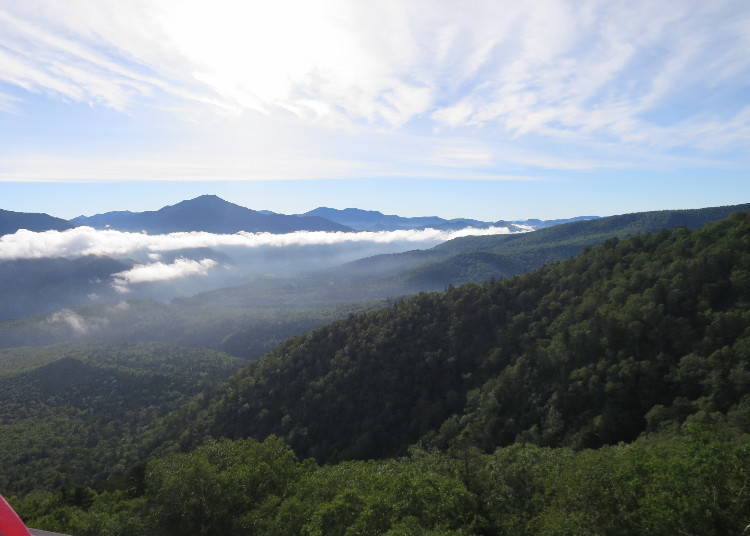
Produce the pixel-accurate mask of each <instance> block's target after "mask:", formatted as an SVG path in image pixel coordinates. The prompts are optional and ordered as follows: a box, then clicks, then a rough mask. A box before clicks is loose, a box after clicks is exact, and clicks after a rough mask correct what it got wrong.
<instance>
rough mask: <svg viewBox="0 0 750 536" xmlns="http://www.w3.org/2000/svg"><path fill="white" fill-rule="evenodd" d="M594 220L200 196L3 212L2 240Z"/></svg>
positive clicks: (519, 228) (515, 227) (522, 227)
mask: <svg viewBox="0 0 750 536" xmlns="http://www.w3.org/2000/svg"><path fill="white" fill-rule="evenodd" d="M595 218H597V216H579V217H576V218H570V219H562V220H539V219H532V220H516V221H504V220H498V221H494V222H490V221H482V220H475V219H471V218H454V219H445V218H440V217H438V216H424V217H415V218H407V217H403V216H398V215H395V214H383V213H382V212H378V211H376V210H361V209H358V208H347V209H343V210H339V209H334V208H328V207H318V208H316V209H314V210H311V211H309V212H306V213H304V214H296V215H287V214H279V213H276V212H272V211H270V210H251V209H249V208H246V207H242V206H240V205H236V204H234V203H230V202H229V201H225V200H224V199H221V198H220V197H217V196H215V195H202V196H199V197H196V198H195V199H189V200H185V201H181V202H179V203H177V204H175V205H168V206H166V207H163V208H161V209H159V210H149V211H144V212H131V211H129V210H120V211H113V212H105V213H102V214H95V215H93V216H78V217H76V218H73V219H72V220H70V221H68V220H63V219H61V218H55V217H52V216H49V215H47V214H32V213H25V212H12V211H9V210H0V235H4V234H10V233H15V232H16V231H17V230H19V229H28V230H31V231H37V232H39V231H48V230H57V231H62V230H65V229H71V228H73V227H78V226H84V225H85V226H88V227H93V228H95V229H116V230H118V231H129V232H143V231H145V232H147V233H149V234H163V233H175V232H189V231H205V232H210V233H219V234H231V233H236V232H239V231H246V232H251V233H255V232H267V233H274V234H282V233H290V232H294V231H341V232H353V231H398V230H421V229H427V228H433V229H439V230H443V231H450V230H457V229H464V228H466V227H474V228H477V229H486V228H488V227H505V228H507V229H508V230H509V231H510V232H512V233H513V232H523V231H530V230H536V229H543V228H546V227H550V226H553V225H559V224H562V223H567V222H571V221H580V220H591V219H595Z"/></svg>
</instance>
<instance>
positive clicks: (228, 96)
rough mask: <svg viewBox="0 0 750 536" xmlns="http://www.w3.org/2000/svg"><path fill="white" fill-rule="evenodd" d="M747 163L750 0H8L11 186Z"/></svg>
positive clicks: (5, 122)
mask: <svg viewBox="0 0 750 536" xmlns="http://www.w3.org/2000/svg"><path fill="white" fill-rule="evenodd" d="M518 4H523V5H518ZM749 169H750V4H749V3H748V2H746V1H744V0H739V1H719V0H717V1H712V2H698V1H690V0H684V1H681V2H676V3H667V2H658V1H653V0H652V1H632V2H609V1H586V2H578V1H576V2H572V1H571V2H564V1H556V0H548V1H547V0H540V1H536V2H533V3H531V2H529V3H518V2H498V1H497V0H493V1H487V2H483V1H473V2H461V3H460V4H459V3H456V2H452V1H450V2H449V1H439V0H432V1H422V0H414V1H410V2H404V1H402V0H383V1H380V2H366V1H355V0H320V1H315V2H309V1H307V2H302V1H285V0H280V1H276V2H272V3H271V2H247V1H231V0H216V1H212V2H205V1H197V0H186V1H179V2H178V1H166V0H130V1H128V2H119V1H115V0H99V1H97V2H91V1H90V0H68V1H66V2H53V1H51V0H48V1H38V0H25V1H24V2H16V1H11V0H0V208H5V209H10V210H23V211H44V212H49V213H52V214H55V215H59V216H62V217H72V216H75V215H78V214H81V213H86V214H91V213H93V212H101V211H105V210H116V209H132V210H145V209H155V208H159V207H160V206H163V205H164V204H168V203H174V202H176V201H179V200H180V199H184V198H188V197H193V196H195V195H200V194H202V193H216V194H218V195H221V196H222V197H225V198H226V199H228V200H230V201H234V202H237V203H240V204H243V205H246V206H249V207H251V208H257V209H271V210H275V211H279V212H288V213H291V212H302V211H305V210H309V209H311V208H314V207H315V206H319V205H327V206H333V207H337V208H345V207H350V206H357V207H361V208H368V209H379V210H383V211H384V212H390V213H400V214H404V215H427V214H435V215H441V216H445V217H458V216H470V217H477V218H482V219H500V218H504V219H516V218H525V217H548V218H553V217H569V216H575V215H581V214H599V215H607V214H615V213H622V212H630V211H637V210H650V209H659V208H682V207H700V206H709V205H718V204H734V203H742V202H750V177H749V176H748V170H749Z"/></svg>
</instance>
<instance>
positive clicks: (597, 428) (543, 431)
mask: <svg viewBox="0 0 750 536" xmlns="http://www.w3.org/2000/svg"><path fill="white" fill-rule="evenodd" d="M749 304H750V214H748V213H739V214H736V215H734V216H732V217H730V218H729V219H727V220H724V221H722V222H719V223H714V224H708V225H706V226H705V227H704V228H702V229H700V230H698V231H689V230H687V229H677V230H673V231H662V232H660V233H657V234H651V235H638V236H635V237H633V238H630V239H627V240H622V241H619V240H616V239H612V240H610V241H608V242H607V243H605V244H603V245H601V246H597V247H594V248H592V249H590V250H589V251H587V252H585V253H584V254H582V255H580V256H578V257H576V258H575V259H572V260H569V261H565V262H561V263H557V264H552V265H548V266H546V267H543V268H541V269H539V270H537V271H535V272H533V273H530V274H526V275H523V276H520V277H516V278H512V279H508V280H503V281H498V282H493V283H489V284H485V285H476V284H469V285H465V286H462V287H458V288H454V289H451V290H449V291H447V292H445V293H424V294H419V295H417V296H415V297H412V298H409V299H405V300H404V301H403V302H401V303H400V304H398V305H396V306H394V307H392V308H388V309H384V310H380V311H374V312H369V313H364V314H357V315H353V316H352V317H350V318H348V319H346V320H343V321H339V322H336V323H334V324H331V325H330V326H327V327H324V328H321V329H319V330H316V331H314V332H312V333H310V334H308V335H304V336H301V337H298V338H295V339H292V340H290V341H288V342H287V343H285V344H284V345H283V346H282V347H281V348H280V349H279V350H277V351H275V352H273V353H272V354H270V355H268V356H266V357H265V358H263V359H261V360H260V361H258V362H257V363H255V364H253V365H251V366H249V367H247V368H245V369H243V370H242V371H240V372H239V373H238V374H236V375H235V376H233V377H232V378H231V379H230V380H229V381H228V382H227V383H225V384H221V385H219V386H217V387H216V388H214V389H212V390H209V392H207V393H206V394H204V395H202V396H201V397H199V398H198V399H196V400H195V401H193V402H192V403H191V405H190V406H189V407H187V408H185V409H184V410H183V411H182V412H181V413H178V414H177V415H175V416H173V420H172V421H171V422H170V423H168V425H167V426H165V428H164V430H166V431H167V432H166V434H165V436H164V438H163V439H165V440H169V439H170V438H174V437H177V438H179V443H180V445H181V446H183V447H189V446H194V445H196V444H197V443H198V442H200V441H201V440H202V438H203V437H205V436H213V437H229V438H243V437H258V438H262V437H265V436H266V435H269V434H276V435H278V436H280V437H282V438H284V439H285V440H286V441H288V442H289V444H290V445H291V446H292V448H293V449H294V450H295V452H297V453H299V454H300V455H302V456H312V457H314V458H316V459H317V460H319V461H323V462H326V461H339V460H345V459H352V458H380V457H384V456H393V455H399V454H403V453H405V451H406V448H407V447H408V446H409V445H411V444H413V443H415V442H417V441H420V440H422V441H423V442H426V444H429V445H435V446H440V447H446V446H449V445H451V444H453V443H455V442H466V441H468V442H469V443H470V444H472V445H476V446H478V447H480V448H482V449H484V450H490V449H492V448H495V447H497V446H500V445H508V444H511V443H513V442H514V441H532V442H535V443H538V444H542V445H551V446H556V445H566V446H571V447H574V448H585V447H599V446H601V445H604V444H614V443H617V442H619V441H631V440H633V439H635V438H636V437H637V436H638V435H639V434H641V433H642V432H644V431H646V430H655V429H658V428H660V427H662V426H668V425H670V424H679V423H681V422H683V421H684V420H685V419H686V418H688V417H689V416H702V415H707V416H708V415H712V414H714V413H716V414H722V415H729V416H731V418H733V419H738V420H745V419H746V418H747V415H748V414H747V411H748V410H750V405H749V404H750V398H748V397H747V395H748V386H749V384H748V381H750V362H748V358H749V357H750V308H749V307H748V305H749ZM159 441H160V442H161V439H160V440H159Z"/></svg>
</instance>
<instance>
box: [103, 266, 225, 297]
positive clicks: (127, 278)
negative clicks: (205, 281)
mask: <svg viewBox="0 0 750 536" xmlns="http://www.w3.org/2000/svg"><path fill="white" fill-rule="evenodd" d="M217 265H218V263H217V262H216V261H215V260H213V259H202V260H200V261H196V260H192V259H183V258H179V259H175V261H174V262H173V263H171V264H167V263H163V262H154V263H152V264H136V265H135V266H133V267H132V268H131V269H129V270H125V271H123V272H118V273H116V274H113V275H112V279H113V282H112V286H113V287H114V289H115V290H116V291H118V292H120V293H124V292H128V285H130V284H133V283H153V282H156V281H171V280H173V279H182V278H183V277H192V276H201V275H206V274H207V273H208V271H209V270H210V269H211V268H214V267H216V266H217Z"/></svg>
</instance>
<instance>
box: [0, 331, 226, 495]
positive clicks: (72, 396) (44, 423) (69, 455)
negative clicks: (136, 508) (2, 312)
mask: <svg viewBox="0 0 750 536" xmlns="http://www.w3.org/2000/svg"><path fill="white" fill-rule="evenodd" d="M240 363H241V361H240V360H238V359H236V358H233V357H230V356H228V355H226V354H221V353H218V352H213V351H210V350H195V349H188V348H175V347H170V346H166V345H160V344H141V345H122V346H73V345H68V346H62V347H57V348H26V349H17V350H12V351H11V350H6V351H3V352H1V353H0V468H2V470H0V489H2V490H3V491H4V493H10V492H18V491H28V490H31V489H40V488H47V489H55V488H58V487H60V486H63V485H68V486H70V485H75V484H81V483H92V482H95V481H96V480H100V479H103V478H105V477H106V476H108V475H109V474H111V473H115V472H118V471H124V470H126V469H127V468H128V467H129V465H130V464H132V463H134V462H136V461H138V457H137V456H138V454H137V451H136V445H137V441H136V438H137V437H139V436H140V434H141V433H142V432H143V430H144V429H145V428H146V427H148V426H149V425H150V424H151V423H153V422H154V420H156V419H158V418H159V417H161V416H163V415H165V414H167V413H168V412H169V411H171V410H174V409H175V408H177V407H179V406H180V405H181V404H183V403H185V402H186V401H187V400H188V399H189V397H190V396H192V395H195V394H196V393H198V392H200V391H201V390H203V389H205V388H206V387H208V386H209V385H210V384H212V383H213V382H215V381H217V380H219V379H222V378H225V377H227V376H228V375H229V374H231V373H232V372H233V371H234V370H236V369H237V368H238V366H239V365H240Z"/></svg>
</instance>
